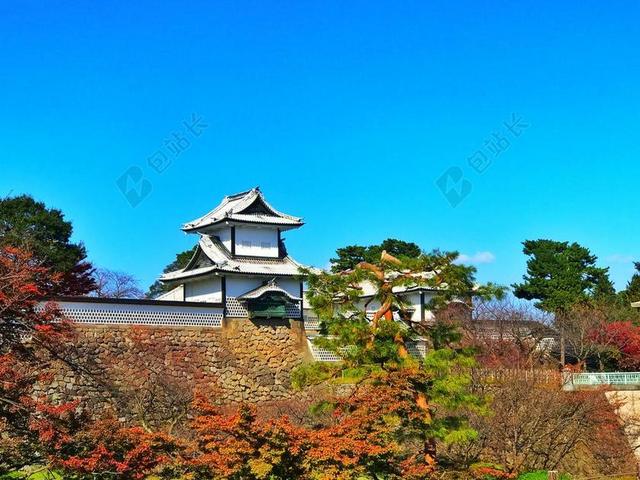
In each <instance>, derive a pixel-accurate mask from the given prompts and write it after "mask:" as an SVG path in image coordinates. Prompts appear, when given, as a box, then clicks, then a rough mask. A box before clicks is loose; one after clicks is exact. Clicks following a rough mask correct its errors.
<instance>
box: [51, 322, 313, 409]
mask: <svg viewBox="0 0 640 480" xmlns="http://www.w3.org/2000/svg"><path fill="white" fill-rule="evenodd" d="M76 328H77V331H78V335H77V339H76V340H75V342H74V343H75V348H74V349H75V353H74V355H73V357H74V358H75V360H74V361H73V362H72V363H74V364H75V367H73V368H70V367H69V366H67V365H65V364H63V363H61V364H60V367H59V369H58V373H57V374H56V376H55V378H53V379H52V381H51V382H50V384H49V385H48V387H47V388H46V390H47V393H48V394H49V395H50V396H53V397H57V398H59V399H62V398H64V399H69V398H96V397H100V396H101V395H102V398H104V395H108V392H109V391H110V390H113V388H108V387H109V386H111V387H112V386H113V385H114V384H115V385H121V384H126V383H127V382H133V380H132V377H133V376H135V375H136V374H137V373H140V374H143V373H144V372H145V371H147V372H148V371H149V370H154V369H157V368H158V365H160V367H161V370H162V372H161V375H162V376H163V377H165V378H169V379H171V380H172V381H173V382H175V383H176V384H182V385H194V386H196V387H198V388H202V390H203V391H205V392H208V395H209V396H210V397H211V398H210V400H211V401H212V402H214V403H218V404H225V403H236V402H249V403H259V402H268V401H274V400H276V401H277V400H284V399H287V398H291V397H293V396H294V392H292V390H291V386H290V382H291V372H292V370H293V369H295V368H296V367H297V366H298V365H300V364H301V363H302V362H303V361H305V360H307V359H310V353H309V351H308V347H307V342H306V337H305V334H304V329H303V326H302V322H301V321H297V320H274V321H260V322H257V321H252V320H249V319H246V318H245V319H226V320H225V321H224V323H223V326H222V328H219V329H212V328H187V327H146V326H145V327H128V326H120V325H102V326H88V325H78V326H77V327H76ZM83 372H84V373H83ZM154 378H156V377H154ZM107 379H108V382H110V383H109V385H107Z"/></svg>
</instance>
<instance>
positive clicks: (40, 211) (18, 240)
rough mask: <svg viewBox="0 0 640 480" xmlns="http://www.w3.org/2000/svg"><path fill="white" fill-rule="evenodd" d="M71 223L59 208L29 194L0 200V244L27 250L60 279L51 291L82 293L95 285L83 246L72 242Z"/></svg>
mask: <svg viewBox="0 0 640 480" xmlns="http://www.w3.org/2000/svg"><path fill="white" fill-rule="evenodd" d="M72 233H73V226H72V225H71V223H70V222H68V221H67V220H65V219H64V215H63V214H62V212H61V211H60V210H57V209H50V208H47V207H46V206H45V204H44V203H42V202H38V201H36V200H34V199H33V198H32V197H30V196H28V195H21V196H18V197H10V198H4V199H2V200H0V246H13V247H16V248H20V249H22V250H24V251H29V252H31V253H32V254H33V256H34V258H36V259H37V260H39V261H40V262H42V264H43V265H44V266H46V267H48V268H49V269H50V270H51V271H52V272H54V273H61V274H62V277H61V281H60V282H58V283H57V285H56V290H55V291H53V292H52V293H55V294H60V295H82V294H85V293H88V292H90V291H91V290H93V289H94V288H95V283H94V280H93V278H92V266H91V264H90V263H88V262H87V260H86V258H87V253H86V250H85V248H84V245H82V244H81V243H73V242H72V241H71V235H72Z"/></svg>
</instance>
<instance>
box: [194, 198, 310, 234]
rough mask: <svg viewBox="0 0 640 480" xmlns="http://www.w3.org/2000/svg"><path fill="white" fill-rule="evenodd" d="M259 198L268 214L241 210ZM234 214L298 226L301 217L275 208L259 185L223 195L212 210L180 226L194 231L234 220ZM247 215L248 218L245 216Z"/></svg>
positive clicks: (241, 219) (256, 219) (240, 217)
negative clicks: (227, 220) (226, 220)
mask: <svg viewBox="0 0 640 480" xmlns="http://www.w3.org/2000/svg"><path fill="white" fill-rule="evenodd" d="M256 200H259V201H260V202H262V204H263V205H264V207H265V208H266V209H267V210H268V211H269V212H270V213H271V215H268V214H252V213H247V214H244V213H243V212H244V211H245V210H246V209H247V208H249V207H250V206H251V205H253V203H254V202H255V201H256ZM234 215H237V218H236V220H238V221H250V222H251V221H255V222H257V223H274V224H279V223H280V222H283V224H286V225H292V226H300V225H302V218H301V217H295V216H293V215H288V214H286V213H283V212H280V211H279V210H276V209H275V208H274V207H273V206H272V205H271V204H270V203H269V202H267V200H266V199H265V198H264V195H263V194H262V192H261V191H260V187H254V188H252V189H251V190H246V191H244V192H239V193H235V194H233V195H227V196H225V197H224V198H223V199H222V201H221V202H220V204H218V205H217V206H216V207H215V208H214V209H213V210H211V211H209V212H208V213H206V214H205V215H203V216H201V217H198V218H196V219H195V220H192V221H191V222H187V223H185V224H184V225H183V226H182V230H184V231H194V230H197V229H199V228H205V227H208V226H210V225H213V224H215V223H218V222H221V221H223V220H225V219H229V220H234ZM247 217H248V218H247Z"/></svg>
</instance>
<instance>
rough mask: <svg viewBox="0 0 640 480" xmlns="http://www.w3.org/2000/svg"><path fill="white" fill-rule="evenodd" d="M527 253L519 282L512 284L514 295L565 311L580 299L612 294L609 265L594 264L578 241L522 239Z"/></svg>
mask: <svg viewBox="0 0 640 480" xmlns="http://www.w3.org/2000/svg"><path fill="white" fill-rule="evenodd" d="M523 246H524V248H523V252H524V254H525V255H527V256H528V257H529V259H528V260H527V273H526V275H524V276H523V281H522V283H516V284H514V285H513V289H514V294H515V296H516V297H518V298H523V299H526V300H535V305H536V307H538V308H540V309H541V310H545V311H547V312H550V313H555V314H557V313H560V312H563V311H567V310H568V309H569V308H570V307H571V306H572V305H575V304H576V303H578V302H580V301H586V300H593V299H605V298H610V297H612V296H613V295H614V294H615V290H614V288H613V284H612V283H611V280H609V269H608V268H600V267H597V266H596V262H597V260H598V258H597V257H596V256H595V255H593V254H592V253H591V252H590V251H589V249H588V248H586V247H583V246H582V245H579V244H578V243H575V242H574V243H569V242H558V241H554V240H545V239H540V240H526V241H525V242H523Z"/></svg>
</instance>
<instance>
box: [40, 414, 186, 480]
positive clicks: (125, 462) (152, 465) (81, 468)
mask: <svg viewBox="0 0 640 480" xmlns="http://www.w3.org/2000/svg"><path fill="white" fill-rule="evenodd" d="M45 433H46V432H45ZM48 440H49V438H46V437H42V436H41V441H43V442H45V443H47V444H48V445H49V447H50V448H49V449H48V456H49V460H50V463H51V465H52V467H54V468H56V469H60V470H63V471H66V472H72V473H73V474H75V475H87V476H89V475H90V476H91V477H92V478H113V476H114V475H117V476H118V478H123V479H141V478H145V477H146V476H148V475H149V474H150V473H152V472H153V471H154V470H156V469H158V468H160V469H161V468H162V467H164V466H167V465H172V464H173V458H174V456H175V455H176V454H177V453H179V452H180V451H181V449H182V448H183V447H184V444H183V443H181V442H179V441H178V440H177V439H176V438H173V437H171V436H169V435H166V434H164V433H162V432H156V433H149V432H147V431H145V430H144V429H142V428H140V427H126V426H123V425H122V424H120V423H119V422H117V421H116V420H114V419H105V420H100V421H97V422H93V423H91V422H87V423H85V424H84V426H83V428H81V429H80V430H77V431H75V432H74V433H73V435H69V436H66V437H64V438H60V437H58V439H57V441H55V442H50V441H48Z"/></svg>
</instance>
